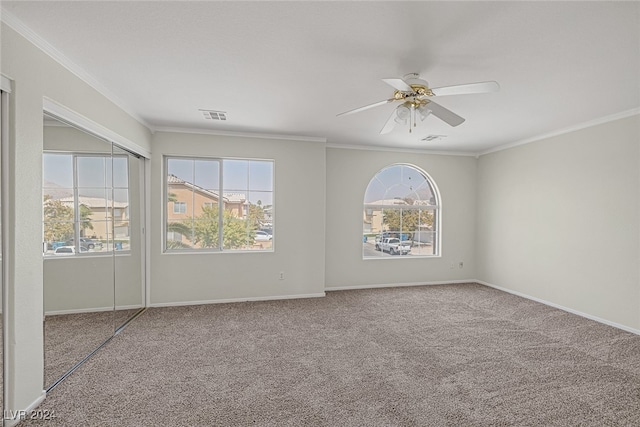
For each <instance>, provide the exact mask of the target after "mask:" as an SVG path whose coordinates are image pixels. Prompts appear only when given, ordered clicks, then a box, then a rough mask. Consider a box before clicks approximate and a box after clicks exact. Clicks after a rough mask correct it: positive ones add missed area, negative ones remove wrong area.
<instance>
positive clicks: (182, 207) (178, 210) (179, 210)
mask: <svg viewBox="0 0 640 427" xmlns="http://www.w3.org/2000/svg"><path fill="white" fill-rule="evenodd" d="M173 213H174V214H183V213H187V204H186V203H185V202H173Z"/></svg>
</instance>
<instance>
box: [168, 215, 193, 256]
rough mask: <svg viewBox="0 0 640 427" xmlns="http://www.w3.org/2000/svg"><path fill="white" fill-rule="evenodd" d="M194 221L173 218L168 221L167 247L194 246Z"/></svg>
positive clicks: (184, 247)
mask: <svg viewBox="0 0 640 427" xmlns="http://www.w3.org/2000/svg"><path fill="white" fill-rule="evenodd" d="M192 239H193V221H192V220H190V219H189V220H173V221H170V222H168V223H167V236H166V240H167V242H166V244H167V249H186V248H192V247H193V241H192Z"/></svg>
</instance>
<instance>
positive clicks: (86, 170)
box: [76, 156, 111, 188]
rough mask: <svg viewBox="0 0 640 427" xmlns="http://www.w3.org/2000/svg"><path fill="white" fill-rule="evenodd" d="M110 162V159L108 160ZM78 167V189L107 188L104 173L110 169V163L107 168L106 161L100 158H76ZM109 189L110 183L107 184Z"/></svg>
mask: <svg viewBox="0 0 640 427" xmlns="http://www.w3.org/2000/svg"><path fill="white" fill-rule="evenodd" d="M109 160H110V159H109ZM76 162H77V167H78V188H105V187H107V181H106V173H107V169H109V170H110V169H111V162H110V161H109V162H108V163H109V165H108V167H107V159H106V158H105V157H104V156H100V157H85V156H78V157H76ZM108 186H109V187H111V182H109V185H108Z"/></svg>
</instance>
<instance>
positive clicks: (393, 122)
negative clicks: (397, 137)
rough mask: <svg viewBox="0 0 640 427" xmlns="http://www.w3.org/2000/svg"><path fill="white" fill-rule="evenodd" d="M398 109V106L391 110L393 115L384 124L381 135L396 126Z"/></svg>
mask: <svg viewBox="0 0 640 427" xmlns="http://www.w3.org/2000/svg"><path fill="white" fill-rule="evenodd" d="M396 110H397V108H394V109H393V111H392V112H391V115H390V116H389V119H388V120H387V123H385V124H384V127H383V128H382V130H381V131H380V135H384V134H385V133H389V132H391V131H392V130H393V128H394V127H395V126H396V120H395V119H396Z"/></svg>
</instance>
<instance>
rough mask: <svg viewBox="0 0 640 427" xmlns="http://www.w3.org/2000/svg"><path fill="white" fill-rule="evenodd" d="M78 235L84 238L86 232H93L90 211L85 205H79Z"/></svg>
mask: <svg viewBox="0 0 640 427" xmlns="http://www.w3.org/2000/svg"><path fill="white" fill-rule="evenodd" d="M79 208H80V235H81V236H86V234H85V233H86V231H87V230H93V224H91V214H92V213H93V212H92V211H91V209H90V208H89V207H88V206H86V205H80V206H79Z"/></svg>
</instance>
